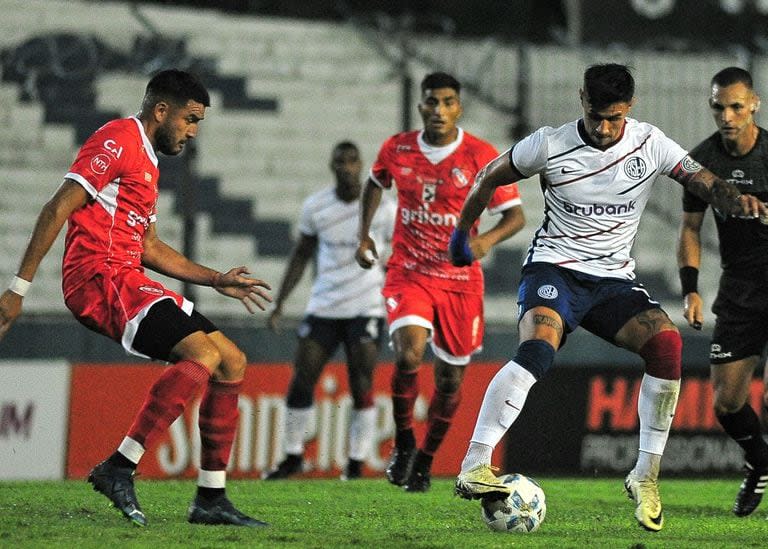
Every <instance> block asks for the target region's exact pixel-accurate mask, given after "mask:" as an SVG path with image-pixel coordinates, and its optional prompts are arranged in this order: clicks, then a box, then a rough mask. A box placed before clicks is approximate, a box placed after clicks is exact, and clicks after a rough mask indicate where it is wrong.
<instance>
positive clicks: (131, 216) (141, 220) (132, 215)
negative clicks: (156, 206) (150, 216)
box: [125, 210, 149, 228]
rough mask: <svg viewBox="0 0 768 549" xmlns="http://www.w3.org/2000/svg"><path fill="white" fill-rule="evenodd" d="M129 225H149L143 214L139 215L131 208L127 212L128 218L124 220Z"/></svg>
mask: <svg viewBox="0 0 768 549" xmlns="http://www.w3.org/2000/svg"><path fill="white" fill-rule="evenodd" d="M125 222H126V224H127V225H128V226H129V227H135V226H136V225H143V226H144V228H147V227H148V226H149V221H148V220H147V218H146V217H144V216H143V215H139V214H137V213H136V212H134V211H133V210H131V211H129V212H128V218H127V219H126V220H125Z"/></svg>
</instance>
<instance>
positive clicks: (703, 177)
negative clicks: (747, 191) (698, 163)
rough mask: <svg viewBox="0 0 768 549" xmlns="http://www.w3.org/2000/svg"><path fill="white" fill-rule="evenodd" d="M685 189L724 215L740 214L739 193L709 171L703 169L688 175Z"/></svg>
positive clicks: (684, 182)
mask: <svg viewBox="0 0 768 549" xmlns="http://www.w3.org/2000/svg"><path fill="white" fill-rule="evenodd" d="M683 184H684V185H685V188H686V189H688V190H689V191H691V192H692V193H693V194H695V195H696V196H698V197H699V198H702V199H704V200H706V201H707V202H709V203H710V204H712V206H714V207H715V208H717V210H718V211H720V212H721V213H723V214H726V215H739V214H741V203H740V202H739V196H741V193H740V192H739V189H737V188H736V186H735V185H733V184H732V183H728V182H727V181H725V180H723V179H720V178H719V177H717V176H716V175H715V174H713V173H712V172H710V171H709V170H706V169H703V170H701V171H698V172H696V173H693V174H690V175H689V176H688V177H687V178H686V179H685V180H684V181H683Z"/></svg>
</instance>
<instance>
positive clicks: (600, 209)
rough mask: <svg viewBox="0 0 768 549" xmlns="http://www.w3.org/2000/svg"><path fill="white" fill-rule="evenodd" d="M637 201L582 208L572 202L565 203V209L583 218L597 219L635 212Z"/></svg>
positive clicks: (592, 205)
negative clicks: (602, 216) (603, 216)
mask: <svg viewBox="0 0 768 549" xmlns="http://www.w3.org/2000/svg"><path fill="white" fill-rule="evenodd" d="M636 207H637V201H635V200H630V201H629V202H626V203H624V204H588V205H586V206H580V205H576V204H572V203H570V202H563V209H564V210H565V211H566V212H568V213H570V214H574V215H578V216H581V217H596V216H601V215H622V214H626V213H630V212H633V211H635V208H636Z"/></svg>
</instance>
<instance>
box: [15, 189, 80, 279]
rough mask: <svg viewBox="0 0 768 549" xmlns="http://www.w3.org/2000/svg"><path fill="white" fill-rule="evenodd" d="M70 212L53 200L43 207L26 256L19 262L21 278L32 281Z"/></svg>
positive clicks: (19, 275) (25, 253)
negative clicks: (59, 206)
mask: <svg viewBox="0 0 768 549" xmlns="http://www.w3.org/2000/svg"><path fill="white" fill-rule="evenodd" d="M69 213H70V212H69V211H64V210H62V209H60V208H58V206H57V204H55V203H53V202H49V203H48V204H46V205H45V206H44V207H43V209H42V211H41V212H40V215H39V216H38V218H37V222H36V223H35V228H34V230H33V231H32V236H31V238H30V239H29V244H27V249H26V250H25V252H24V257H23V258H22V260H21V263H20V264H19V270H18V271H17V273H16V275H17V276H18V277H19V278H23V279H24V280H27V281H29V282H31V281H32V279H33V278H34V277H35V273H36V272H37V269H38V267H39V266H40V263H41V262H42V261H43V258H44V257H45V256H46V254H47V253H48V251H49V250H50V249H51V246H52V245H53V243H54V241H55V240H56V237H57V236H58V235H59V233H60V232H61V228H62V227H63V226H64V223H65V222H66V220H67V217H68V216H69Z"/></svg>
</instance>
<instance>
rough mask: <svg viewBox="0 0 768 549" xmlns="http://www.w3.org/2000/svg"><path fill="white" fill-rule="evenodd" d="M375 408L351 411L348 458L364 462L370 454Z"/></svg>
mask: <svg viewBox="0 0 768 549" xmlns="http://www.w3.org/2000/svg"><path fill="white" fill-rule="evenodd" d="M375 424H376V407H375V406H370V407H368V408H361V409H353V410H352V415H351V417H350V419H349V458H350V459H355V460H357V461H365V460H366V459H368V456H369V455H370V452H371V446H372V443H373V431H374V427H375V426H376V425H375Z"/></svg>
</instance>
